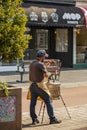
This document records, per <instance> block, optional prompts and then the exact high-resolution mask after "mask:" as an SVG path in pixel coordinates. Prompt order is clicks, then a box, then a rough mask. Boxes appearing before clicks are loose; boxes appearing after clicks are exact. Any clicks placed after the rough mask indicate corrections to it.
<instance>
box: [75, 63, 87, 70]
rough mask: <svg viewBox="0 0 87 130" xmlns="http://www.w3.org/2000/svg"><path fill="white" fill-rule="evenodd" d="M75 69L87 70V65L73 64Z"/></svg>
mask: <svg viewBox="0 0 87 130" xmlns="http://www.w3.org/2000/svg"><path fill="white" fill-rule="evenodd" d="M73 68H75V69H77V68H78V69H79V68H87V63H79V64H73Z"/></svg>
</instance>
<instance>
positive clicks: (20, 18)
mask: <svg viewBox="0 0 87 130" xmlns="http://www.w3.org/2000/svg"><path fill="white" fill-rule="evenodd" d="M26 22H27V16H26V13H25V10H24V9H23V8H22V0H0V56H2V55H4V59H5V60H13V59H17V58H18V59H20V58H22V57H23V56H24V51H25V50H26V49H27V47H28V43H29V40H30V39H31V36H29V35H25V32H26V27H25V25H26Z"/></svg>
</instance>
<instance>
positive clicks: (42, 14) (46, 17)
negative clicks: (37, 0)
mask: <svg viewBox="0 0 87 130" xmlns="http://www.w3.org/2000/svg"><path fill="white" fill-rule="evenodd" d="M41 18H42V21H43V22H44V23H46V22H47V21H48V15H47V13H46V12H41Z"/></svg>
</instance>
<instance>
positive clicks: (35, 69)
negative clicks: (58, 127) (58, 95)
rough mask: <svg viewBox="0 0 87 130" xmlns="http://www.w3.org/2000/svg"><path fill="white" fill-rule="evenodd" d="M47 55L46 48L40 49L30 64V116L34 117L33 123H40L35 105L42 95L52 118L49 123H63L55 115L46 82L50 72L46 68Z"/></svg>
mask: <svg viewBox="0 0 87 130" xmlns="http://www.w3.org/2000/svg"><path fill="white" fill-rule="evenodd" d="M47 56H48V55H47V54H46V51H45V50H39V51H38V52H37V54H36V60H34V61H33V62H32V63H31V64H30V70H29V80H30V82H31V85H30V93H31V100H30V116H31V119H32V124H38V123H39V120H38V118H37V115H36V113H35V106H36V102H37V97H38V96H39V97H41V98H42V99H43V100H44V102H45V104H46V107H47V113H48V116H49V120H50V122H49V123H50V124H55V123H61V120H57V119H56V117H55V116H54V110H53V106H52V101H51V98H50V92H49V90H48V88H47V86H46V84H45V82H44V78H48V73H47V70H46V66H45V64H44V60H45V57H47Z"/></svg>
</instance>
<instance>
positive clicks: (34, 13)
mask: <svg viewBox="0 0 87 130" xmlns="http://www.w3.org/2000/svg"><path fill="white" fill-rule="evenodd" d="M29 18H30V21H38V15H37V14H36V12H31V13H30V16H29Z"/></svg>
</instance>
